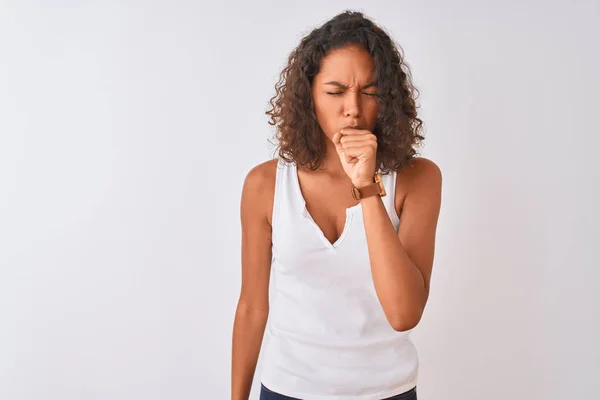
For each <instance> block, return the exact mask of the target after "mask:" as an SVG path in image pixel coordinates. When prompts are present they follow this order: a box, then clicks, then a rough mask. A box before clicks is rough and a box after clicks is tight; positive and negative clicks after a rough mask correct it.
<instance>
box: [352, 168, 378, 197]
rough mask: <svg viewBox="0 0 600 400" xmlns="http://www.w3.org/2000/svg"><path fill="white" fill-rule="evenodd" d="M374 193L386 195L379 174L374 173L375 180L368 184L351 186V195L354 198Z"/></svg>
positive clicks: (374, 194) (369, 195)
mask: <svg viewBox="0 0 600 400" xmlns="http://www.w3.org/2000/svg"><path fill="white" fill-rule="evenodd" d="M376 195H380V196H381V197H383V196H385V195H386V193H385V187H384V186H383V182H382V180H381V174H375V182H373V183H372V184H370V185H368V186H365V187H362V188H360V189H358V188H356V187H354V186H352V196H353V197H354V199H355V200H360V199H364V198H367V197H371V196H376Z"/></svg>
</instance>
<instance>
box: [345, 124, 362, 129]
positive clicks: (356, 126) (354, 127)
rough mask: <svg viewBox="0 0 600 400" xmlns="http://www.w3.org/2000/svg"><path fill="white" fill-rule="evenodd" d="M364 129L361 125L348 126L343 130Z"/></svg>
mask: <svg viewBox="0 0 600 400" xmlns="http://www.w3.org/2000/svg"><path fill="white" fill-rule="evenodd" d="M348 128H350V129H362V128H361V127H360V126H359V125H346V126H344V127H343V128H342V129H348Z"/></svg>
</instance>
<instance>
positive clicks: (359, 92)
mask: <svg viewBox="0 0 600 400" xmlns="http://www.w3.org/2000/svg"><path fill="white" fill-rule="evenodd" d="M374 74H375V63H374V62H373V59H372V58H371V56H370V55H369V53H368V52H367V51H366V50H365V49H363V48H362V47H360V46H354V45H353V46H348V47H345V48H343V49H337V50H333V51H332V52H331V53H329V54H328V55H327V56H326V57H324V58H323V60H322V62H321V68H320V71H319V73H318V74H317V75H316V76H315V78H314V79H313V84H312V96H313V102H314V105H315V111H316V116H317V121H318V122H319V125H320V126H321V129H322V130H323V132H325V135H326V136H327V137H328V138H329V139H331V138H332V137H333V135H334V134H335V133H336V132H338V131H339V130H340V129H341V128H344V127H346V126H356V127H357V129H366V130H369V131H370V132H373V129H375V123H376V120H377V112H378V111H379V109H378V104H377V97H376V96H375V95H376V94H377V86H376V83H375V82H373V78H374Z"/></svg>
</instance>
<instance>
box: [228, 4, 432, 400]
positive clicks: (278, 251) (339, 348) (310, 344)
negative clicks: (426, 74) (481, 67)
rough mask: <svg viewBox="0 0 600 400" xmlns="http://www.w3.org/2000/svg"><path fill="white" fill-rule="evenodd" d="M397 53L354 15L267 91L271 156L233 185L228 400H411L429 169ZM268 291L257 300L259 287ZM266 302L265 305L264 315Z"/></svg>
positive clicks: (428, 231)
mask: <svg viewBox="0 0 600 400" xmlns="http://www.w3.org/2000/svg"><path fill="white" fill-rule="evenodd" d="M415 92H416V90H415V88H414V87H413V86H412V83H411V78H410V72H409V70H408V67H407V65H406V63H405V62H404V60H403V58H402V55H401V53H400V48H399V46H397V45H395V44H394V42H393V41H392V39H391V38H390V37H389V36H388V35H387V34H386V33H385V32H384V31H383V30H382V29H381V28H379V27H378V26H376V25H375V24H374V23H373V22H372V21H370V20H369V19H367V18H365V17H364V16H363V15H362V14H361V13H359V12H344V13H342V14H340V15H338V16H336V17H334V18H333V19H331V20H330V21H328V22H327V23H325V24H324V25H323V26H321V27H319V28H318V29H315V30H313V31H312V32H311V33H310V34H308V35H307V36H306V37H305V38H303V39H302V41H301V42H300V44H299V45H298V47H297V48H296V49H295V50H294V51H293V52H292V54H291V56H290V57H289V62H288V64H287V66H286V67H285V69H284V70H283V72H282V73H281V79H280V81H279V82H278V84H277V85H276V95H275V96H274V97H273V98H272V99H271V106H272V109H271V110H269V111H268V112H267V114H268V115H270V116H271V121H270V123H271V124H272V125H275V126H276V127H277V134H276V139H277V140H278V153H279V157H278V158H277V159H274V160H270V161H267V162H265V163H263V164H260V165H258V166H256V167H254V168H253V169H252V170H251V171H250V172H249V173H248V175H247V177H246V179H245V182H244V186H243V189H242V199H241V224H242V288H241V294H240V298H239V303H238V306H237V311H236V316H235V322H234V328H233V343H232V344H233V347H232V353H233V356H232V386H231V389H232V399H233V400H242V399H244V400H247V399H248V396H249V392H250V388H251V384H252V381H253V377H254V373H255V370H256V364H257V360H258V356H259V352H260V348H261V345H262V343H263V342H262V340H263V334H264V331H265V327H266V325H267V317H268V322H269V325H268V331H267V333H268V342H265V343H267V344H268V346H266V347H265V349H264V357H263V362H262V373H261V375H260V376H261V383H262V385H261V394H260V398H261V400H267V399H271V400H277V399H307V400H380V399H411V400H414V399H416V398H417V393H416V384H417V373H418V365H419V363H418V355H417V351H416V349H415V347H414V345H413V343H412V341H411V339H410V337H409V335H410V331H411V329H413V328H414V327H415V326H416V325H417V324H418V322H419V321H420V319H421V316H422V315H423V310H424V308H425V304H426V302H427V298H428V296H429V282H430V278H431V272H432V265H433V259H434V245H435V234H436V226H437V221H438V215H439V210H440V203H441V186H442V184H441V172H440V169H439V168H438V166H437V165H436V164H435V163H434V162H433V161H430V160H428V159H426V158H422V157H417V156H416V151H415V148H416V147H417V146H418V145H419V144H420V142H421V141H422V140H423V139H424V138H423V136H422V135H421V133H420V130H421V125H422V121H421V120H420V119H419V118H417V112H416V107H415V98H414V93H415ZM270 279H272V280H273V282H272V285H273V286H272V287H271V289H272V293H271V295H272V296H271V297H270V296H269V291H270V290H269V283H270ZM269 305H270V307H269Z"/></svg>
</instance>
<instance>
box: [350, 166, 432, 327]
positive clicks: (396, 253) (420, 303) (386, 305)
mask: <svg viewBox="0 0 600 400" xmlns="http://www.w3.org/2000/svg"><path fill="white" fill-rule="evenodd" d="M406 168H407V170H406V171H407V172H406V171H405V172H403V173H400V172H398V179H407V182H406V184H407V187H408V189H407V192H406V196H405V198H404V203H403V205H402V214H401V218H400V226H399V228H398V232H396V230H395V229H394V226H393V224H392V221H391V220H390V218H389V216H388V214H387V211H386V209H385V206H384V205H383V201H382V199H381V197H380V196H372V197H367V198H365V199H362V200H361V204H362V210H363V219H364V226H365V231H366V236H367V245H368V248H369V259H370V262H371V272H372V275H373V282H374V284H375V291H376V292H377V297H378V298H379V302H380V303H381V306H382V307H383V311H384V313H385V315H386V317H387V319H388V321H389V323H390V325H391V326H392V327H393V328H394V329H395V330H397V331H406V330H409V329H412V328H414V327H415V326H416V325H417V324H418V323H419V321H420V320H421V317H422V315H423V310H424V309H425V304H426V303H427V299H428V297H429V282H430V278H431V271H432V269H433V259H434V248H435V236H436V228H437V222H438V216H439V212H440V205H441V192H442V174H441V171H440V169H439V167H438V166H437V165H436V164H435V163H434V162H433V161H430V160H428V159H426V158H416V159H414V160H412V162H411V165H409V166H408V167H406ZM403 184H404V182H403ZM394 190H395V189H394ZM388 196H389V194H388Z"/></svg>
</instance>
